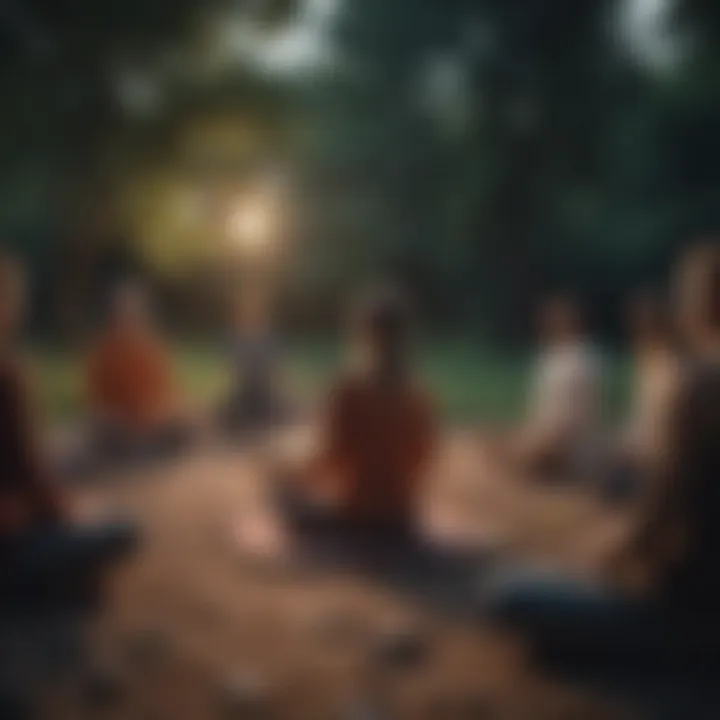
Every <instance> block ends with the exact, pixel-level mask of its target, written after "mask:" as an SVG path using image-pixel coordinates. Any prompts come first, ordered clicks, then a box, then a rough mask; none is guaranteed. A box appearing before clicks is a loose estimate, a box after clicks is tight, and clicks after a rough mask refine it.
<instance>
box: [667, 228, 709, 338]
mask: <svg viewBox="0 0 720 720" xmlns="http://www.w3.org/2000/svg"><path fill="white" fill-rule="evenodd" d="M677 283H678V285H677V288H676V291H677V293H678V296H679V300H680V304H681V310H682V313H683V316H682V317H681V322H682V324H683V326H684V328H685V330H686V331H689V332H690V333H692V334H705V335H716V334H720V241H717V240H708V241H704V242H702V243H699V244H697V245H695V246H694V247H692V248H691V249H690V250H689V251H688V252H687V253H686V254H685V256H684V257H683V258H682V260H681V263H680V271H679V273H678V278H677Z"/></svg>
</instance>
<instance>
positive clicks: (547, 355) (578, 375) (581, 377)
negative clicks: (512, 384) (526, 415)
mask: <svg viewBox="0 0 720 720" xmlns="http://www.w3.org/2000/svg"><path fill="white" fill-rule="evenodd" d="M603 404H604V403H603V367H602V362H601V359H600V357H599V354H598V353H597V352H595V350H594V349H593V348H592V346H591V345H590V344H589V343H587V342H585V341H584V340H577V341H574V342H571V343H564V344H562V345H556V346H552V347H549V348H547V349H546V350H544V351H543V352H542V353H541V355H540V357H539V358H538V361H537V366H536V370H535V380H534V387H533V399H532V407H531V418H530V420H531V424H532V425H535V426H538V425H539V426H541V427H543V428H548V429H553V430H558V431H560V432H562V433H569V438H572V437H577V438H580V437H584V436H587V435H588V434H589V433H595V432H596V431H597V430H598V429H599V425H600V422H601V418H602V415H603Z"/></svg>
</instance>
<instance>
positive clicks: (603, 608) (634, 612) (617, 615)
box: [486, 572, 718, 664]
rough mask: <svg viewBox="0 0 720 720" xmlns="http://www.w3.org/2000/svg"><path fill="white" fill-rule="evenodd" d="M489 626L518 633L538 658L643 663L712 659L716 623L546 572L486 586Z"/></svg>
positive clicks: (529, 573) (501, 580)
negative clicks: (699, 654)
mask: <svg viewBox="0 0 720 720" xmlns="http://www.w3.org/2000/svg"><path fill="white" fill-rule="evenodd" d="M486 609H487V611H488V614H489V617H490V619H491V620H493V621H495V622H498V623H501V624H503V625H506V626H509V627H510V628H512V629H515V630H517V631H519V632H520V633H521V634H522V635H523V636H524V637H525V638H527V639H528V640H529V641H530V643H531V644H532V646H533V647H534V648H535V649H536V650H538V651H539V652H540V653H541V654H545V655H548V656H552V657H553V658H554V659H558V660H560V661H562V660H563V659H564V660H568V661H570V662H578V661H581V662H582V661H583V660H587V659H592V660H593V661H594V662H597V661H600V662H604V661H609V662H612V663H616V664H622V663H626V662H633V663H634V662H639V663H643V664H648V663H656V662H661V663H664V662H665V661H667V660H669V659H673V660H674V659H676V658H678V657H679V656H683V657H685V656H686V655H687V653H688V652H691V653H695V652H698V651H700V652H703V653H707V652H714V651H715V648H714V643H715V641H716V638H717V637H718V634H717V632H713V631H714V630H715V626H716V624H717V621H716V620H715V618H710V619H708V618H697V617H695V616H691V615H689V614H688V615H687V616H685V615H684V613H682V612H680V611H679V610H677V609H673V608H671V607H668V606H663V605H662V604H661V603H659V602H655V601H652V600H641V599H636V598H632V597H630V596H625V595H621V594H619V593H618V592H616V591H613V590H611V589H610V588H607V587H605V586H603V585H601V584H599V583H598V584H593V583H590V582H582V581H580V580H572V579H568V578H562V577H559V576H557V575H551V574H549V573H539V572H528V573H516V574H515V575H514V576H510V577H506V578H502V577H499V578H497V579H496V580H495V581H494V582H492V581H491V582H490V585H489V586H488V595H487V604H486Z"/></svg>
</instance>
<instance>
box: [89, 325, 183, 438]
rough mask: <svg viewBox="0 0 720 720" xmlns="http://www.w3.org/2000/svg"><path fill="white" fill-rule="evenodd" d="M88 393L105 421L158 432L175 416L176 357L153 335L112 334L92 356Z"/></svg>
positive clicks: (108, 335)
mask: <svg viewBox="0 0 720 720" xmlns="http://www.w3.org/2000/svg"><path fill="white" fill-rule="evenodd" d="M88 392H89V395H90V404H91V407H92V410H93V411H94V412H96V413H97V414H99V415H100V416H101V417H105V416H107V417H109V418H111V419H112V420H113V421H116V422H121V423H123V424H126V425H127V426H128V427H129V428H130V429H134V430H138V431H143V430H149V429H152V428H153V427H155V426H156V425H158V424H162V423H164V422H166V421H167V420H168V419H169V418H170V415H171V413H172V412H173V408H174V406H175V402H176V397H175V396H176V393H175V385H174V381H173V368H172V361H171V358H170V354H169V352H168V351H167V349H166V348H165V346H164V345H163V343H162V342H161V341H160V339H159V338H157V337H155V336H153V335H152V334H151V333H145V332H141V331H131V330H111V331H109V332H108V333H107V334H106V335H105V337H103V338H102V339H101V341H100V343H99V344H98V346H97V347H96V348H95V350H94V351H93V353H92V354H91V357H90V362H89V367H88Z"/></svg>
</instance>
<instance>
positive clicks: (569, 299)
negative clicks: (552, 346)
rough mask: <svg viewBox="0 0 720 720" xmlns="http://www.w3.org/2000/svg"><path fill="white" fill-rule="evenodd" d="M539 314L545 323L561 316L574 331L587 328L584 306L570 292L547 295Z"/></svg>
mask: <svg viewBox="0 0 720 720" xmlns="http://www.w3.org/2000/svg"><path fill="white" fill-rule="evenodd" d="M539 316H540V321H541V323H543V324H545V323H547V322H548V321H552V322H554V321H555V320H556V319H557V318H558V317H560V318H562V320H563V322H564V323H565V324H566V325H567V326H568V328H569V329H570V330H572V332H574V333H582V332H583V331H584V330H585V313H584V311H583V307H582V305H581V304H580V301H579V300H578V299H577V298H576V297H574V296H573V295H570V294H568V293H562V292H556V293H553V294H550V295H546V296H545V297H544V298H543V299H542V300H541V302H540V306H539Z"/></svg>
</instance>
